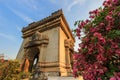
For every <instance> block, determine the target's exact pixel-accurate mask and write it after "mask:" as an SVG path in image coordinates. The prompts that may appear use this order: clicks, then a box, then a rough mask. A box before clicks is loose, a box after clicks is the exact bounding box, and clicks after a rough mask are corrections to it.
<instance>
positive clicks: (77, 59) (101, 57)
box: [73, 0, 120, 80]
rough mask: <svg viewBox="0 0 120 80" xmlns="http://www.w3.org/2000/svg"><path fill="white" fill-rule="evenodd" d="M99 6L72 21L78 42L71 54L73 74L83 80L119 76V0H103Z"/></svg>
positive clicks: (98, 79) (104, 79) (112, 78)
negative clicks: (74, 51) (83, 17)
mask: <svg viewBox="0 0 120 80" xmlns="http://www.w3.org/2000/svg"><path fill="white" fill-rule="evenodd" d="M103 6H104V7H103V8H99V9H96V10H93V11H90V12H89V14H90V16H89V18H90V19H87V20H85V21H76V22H75V25H78V27H77V29H76V30H75V34H76V36H77V37H78V39H80V40H81V41H82V42H81V43H80V44H79V49H78V53H76V54H75V55H74V66H73V74H74V76H75V77H77V76H79V75H82V76H83V78H84V80H109V79H110V80H116V79H118V80H119V79H120V0H105V1H104V3H103ZM82 31H83V32H84V34H85V36H84V37H81V32H82Z"/></svg>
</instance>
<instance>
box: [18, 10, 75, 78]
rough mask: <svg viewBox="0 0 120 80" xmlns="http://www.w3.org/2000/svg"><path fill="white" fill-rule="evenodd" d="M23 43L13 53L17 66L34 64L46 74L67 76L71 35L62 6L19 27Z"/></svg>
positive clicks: (30, 68)
mask: <svg viewBox="0 0 120 80" xmlns="http://www.w3.org/2000/svg"><path fill="white" fill-rule="evenodd" d="M22 33H23V36H22V37H23V43H22V45H21V48H20V50H19V53H18V55H17V58H16V59H17V60H18V61H19V62H20V64H21V70H23V71H26V72H29V71H30V72H32V70H33V64H34V60H35V59H37V62H36V66H35V68H39V70H40V71H42V72H44V73H47V74H48V76H71V72H72V66H71V63H72V62H73V59H72V55H73V52H74V49H73V47H74V42H75V40H74V37H73V35H72V32H71V31H70V28H69V25H68V24H67V21H66V19H65V17H64V15H63V12H62V10H58V11H56V12H54V13H52V14H51V15H50V16H49V17H47V18H44V19H42V20H40V21H38V22H33V23H31V24H29V25H28V26H27V27H25V28H23V29H22Z"/></svg>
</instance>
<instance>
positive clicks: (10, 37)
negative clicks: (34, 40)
mask: <svg viewBox="0 0 120 80" xmlns="http://www.w3.org/2000/svg"><path fill="white" fill-rule="evenodd" d="M0 36H1V37H3V38H6V39H8V40H11V41H15V40H16V38H15V37H14V36H13V35H9V34H5V33H0Z"/></svg>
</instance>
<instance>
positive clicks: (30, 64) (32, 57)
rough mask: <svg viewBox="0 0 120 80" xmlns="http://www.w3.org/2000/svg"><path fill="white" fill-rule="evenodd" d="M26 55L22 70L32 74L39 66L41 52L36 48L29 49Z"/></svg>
mask: <svg viewBox="0 0 120 80" xmlns="http://www.w3.org/2000/svg"><path fill="white" fill-rule="evenodd" d="M25 54H26V55H25V59H24V62H23V65H22V70H23V71H24V72H32V70H33V69H35V67H36V66H37V64H38V61H39V55H40V50H39V49H38V48H36V47H33V48H28V49H27V52H26V53H25Z"/></svg>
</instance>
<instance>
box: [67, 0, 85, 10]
mask: <svg viewBox="0 0 120 80" xmlns="http://www.w3.org/2000/svg"><path fill="white" fill-rule="evenodd" d="M85 1H86V0H73V1H72V3H71V4H69V5H68V7H67V10H68V11H71V8H72V7H74V6H75V5H77V4H81V5H82V4H84V2H85Z"/></svg>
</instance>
